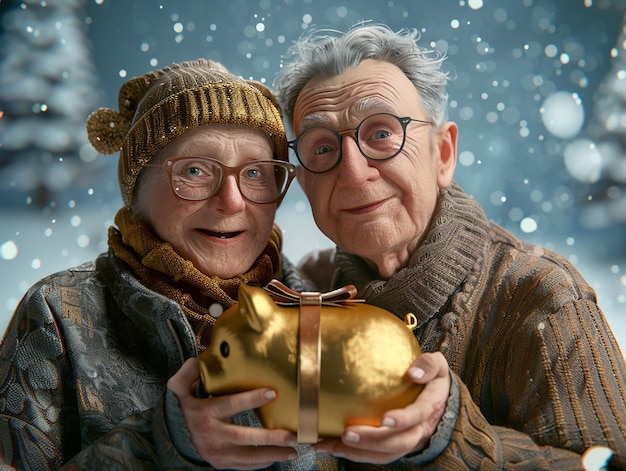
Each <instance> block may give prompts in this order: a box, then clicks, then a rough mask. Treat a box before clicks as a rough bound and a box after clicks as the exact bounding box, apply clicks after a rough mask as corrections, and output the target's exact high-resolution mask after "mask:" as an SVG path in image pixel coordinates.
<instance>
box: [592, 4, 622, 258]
mask: <svg viewBox="0 0 626 471" xmlns="http://www.w3.org/2000/svg"><path fill="white" fill-rule="evenodd" d="M611 55H612V65H611V69H610V71H609V73H608V74H607V75H606V77H605V78H604V79H603V81H602V83H601V84H600V86H599V88H598V91H597V92H596V94H595V95H594V116H593V119H592V120H590V123H589V126H588V129H587V132H588V134H589V135H590V137H591V138H592V139H593V140H594V142H595V145H596V147H597V149H598V151H599V154H600V155H601V157H602V175H601V178H600V180H599V181H598V182H597V183H596V184H595V185H593V186H592V187H591V198H590V200H589V202H588V203H587V204H585V205H584V206H583V208H582V212H581V222H582V224H583V225H584V226H586V227H588V228H591V229H595V230H606V231H609V230H615V229H617V231H616V233H617V232H622V233H623V232H625V231H626V15H625V16H624V18H623V20H622V27H621V31H620V34H619V37H618V38H617V42H616V45H615V47H614V48H613V49H612V51H611ZM622 253H623V254H626V242H624V243H623V245H622Z"/></svg>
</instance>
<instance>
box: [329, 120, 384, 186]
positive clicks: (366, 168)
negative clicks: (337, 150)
mask: <svg viewBox="0 0 626 471" xmlns="http://www.w3.org/2000/svg"><path fill="white" fill-rule="evenodd" d="M371 164H372V161H370V160H369V159H367V158H366V157H365V156H364V155H363V154H362V153H361V150H360V149H359V146H358V145H357V142H356V139H355V134H354V132H350V133H347V134H344V135H343V139H342V142H341V162H339V165H338V168H339V172H340V173H341V175H340V176H341V178H339V182H342V183H343V184H345V185H347V186H357V185H361V184H362V183H363V182H365V181H367V180H372V179H374V178H376V177H377V176H378V169H377V168H376V167H374V166H372V165H371Z"/></svg>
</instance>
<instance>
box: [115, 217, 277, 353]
mask: <svg viewBox="0 0 626 471" xmlns="http://www.w3.org/2000/svg"><path fill="white" fill-rule="evenodd" d="M115 224H116V225H117V227H118V229H116V228H114V227H111V228H109V247H111V249H112V250H113V253H115V255H116V257H118V258H120V259H121V260H123V261H124V262H126V263H127V264H128V265H129V266H130V269H131V270H132V271H133V272H134V273H135V275H136V276H137V277H138V278H139V279H140V280H141V282H142V283H143V284H144V285H145V286H146V287H148V288H150V289H151V290H153V291H156V292H157V293H159V294H162V295H164V296H166V297H168V298H170V299H172V300H174V301H176V302H177V303H178V304H180V306H181V308H182V310H183V312H184V313H185V315H186V316H187V319H188V320H189V322H190V323H191V327H192V328H193V330H194V332H195V334H196V342H197V344H198V348H199V349H200V351H203V350H205V349H206V346H207V345H208V342H209V337H210V332H211V327H212V326H213V324H214V323H215V318H214V317H212V316H211V315H210V314H209V306H211V304H213V303H216V302H217V303H220V304H221V305H222V306H223V307H224V309H226V308H228V307H230V306H232V305H234V304H235V303H236V302H237V293H238V290H239V287H240V286H241V285H242V284H246V283H256V284H259V285H261V286H265V285H266V284H267V283H268V282H269V281H270V280H271V279H272V278H278V279H280V278H281V277H282V273H281V272H282V267H281V258H280V250H281V244H282V237H281V232H280V229H279V228H278V226H276V225H274V227H273V228H272V232H271V234H270V239H269V241H268V244H267V246H266V247H265V250H264V251H263V252H262V253H261V255H260V256H259V258H257V259H256V261H255V262H254V264H253V265H252V267H251V268H250V270H248V271H247V272H246V273H243V274H241V275H238V276H236V277H234V278H229V279H222V278H219V277H217V276H208V275H205V274H204V273H202V272H200V271H199V270H198V269H197V268H196V267H195V266H194V265H193V263H191V262H190V261H189V260H185V259H184V258H182V257H181V256H180V255H178V254H177V253H176V252H175V251H174V249H173V248H172V246H171V245H170V244H169V243H167V242H163V241H162V240H160V239H159V238H158V237H157V236H156V234H154V232H153V231H152V230H151V229H150V228H149V227H148V225H147V224H145V223H143V222H141V221H137V220H136V219H134V218H133V217H132V215H131V212H130V209H129V208H122V209H120V210H119V211H118V213H117V215H116V216H115Z"/></svg>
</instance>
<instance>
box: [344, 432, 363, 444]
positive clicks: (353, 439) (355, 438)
mask: <svg viewBox="0 0 626 471" xmlns="http://www.w3.org/2000/svg"><path fill="white" fill-rule="evenodd" d="M360 439H361V436H360V435H359V434H358V433H354V432H348V433H346V440H347V441H349V442H352V443H357V442H358V441H359V440H360Z"/></svg>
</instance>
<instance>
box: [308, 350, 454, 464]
mask: <svg viewBox="0 0 626 471" xmlns="http://www.w3.org/2000/svg"><path fill="white" fill-rule="evenodd" d="M408 371H409V375H410V376H411V378H412V379H413V381H414V382H415V383H418V384H423V385H424V389H423V390H422V391H421V393H420V394H419V395H418V396H417V399H416V400H415V402H413V404H410V405H408V406H407V407H405V408H404V409H394V410H391V411H389V412H387V413H385V415H384V416H383V419H382V422H383V425H382V426H380V427H371V426H365V425H353V426H349V427H346V429H345V431H344V433H343V435H342V436H341V439H340V440H323V441H321V442H319V443H318V444H316V445H315V447H314V448H315V450H316V451H327V452H329V453H331V454H332V455H334V456H336V457H340V458H346V459H349V460H350V461H355V462H359V463H372V464H384V463H390V462H392V461H395V460H397V459H399V458H401V457H403V456H405V455H407V454H408V453H411V452H415V451H419V450H422V449H424V448H425V447H426V446H427V445H428V442H429V440H430V437H431V436H432V434H433V433H434V432H435V430H436V428H437V424H438V423H439V421H440V420H441V417H442V416H443V414H444V412H445V408H446V402H447V400H448V396H449V394H450V385H451V381H450V373H449V368H448V362H447V361H446V359H445V357H444V356H443V355H442V354H441V353H440V352H434V353H424V354H423V355H421V356H420V357H419V358H417V359H416V360H415V361H414V362H413V364H412V365H411V367H410V368H409V370H408Z"/></svg>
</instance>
